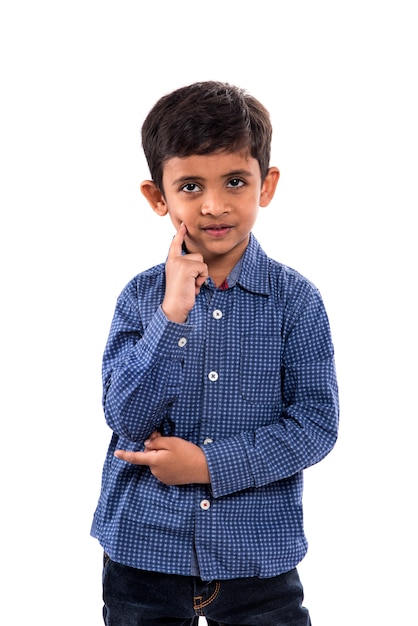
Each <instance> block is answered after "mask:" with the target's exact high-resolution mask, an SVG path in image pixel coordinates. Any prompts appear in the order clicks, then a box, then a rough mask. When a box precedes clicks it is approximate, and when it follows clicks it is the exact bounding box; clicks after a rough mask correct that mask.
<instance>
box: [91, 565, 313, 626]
mask: <svg viewBox="0 0 418 626" xmlns="http://www.w3.org/2000/svg"><path fill="white" fill-rule="evenodd" d="M103 600H104V607H103V618H104V622H105V624H106V626H197V624H198V619H199V616H200V615H201V616H204V617H205V618H206V621H207V623H208V626H223V625H225V626H226V625H227V624H228V625H231V626H258V625H260V626H311V621H310V618H309V613H308V611H307V609H305V608H304V607H303V606H302V600H303V589H302V585H301V583H300V580H299V575H298V572H297V570H296V569H293V570H291V571H290V572H286V573H285V574H281V575H280V576H276V577H274V578H239V579H234V580H212V581H210V582H206V581H202V580H201V579H200V578H198V577H194V576H178V575H175V574H160V573H158V572H147V571H143V570H138V569H134V568H132V567H127V566H126V565H121V564H120V563H116V562H115V561H112V560H111V559H109V557H108V556H107V555H105V559H104V567H103Z"/></svg>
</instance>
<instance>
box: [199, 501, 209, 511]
mask: <svg viewBox="0 0 418 626" xmlns="http://www.w3.org/2000/svg"><path fill="white" fill-rule="evenodd" d="M200 508H201V509H203V510H204V511H207V510H208V509H209V508H210V502H209V500H201V502H200Z"/></svg>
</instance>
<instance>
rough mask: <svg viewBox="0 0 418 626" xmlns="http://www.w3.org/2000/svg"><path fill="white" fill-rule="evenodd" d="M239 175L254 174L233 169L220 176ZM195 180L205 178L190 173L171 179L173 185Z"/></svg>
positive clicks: (251, 175)
mask: <svg viewBox="0 0 418 626" xmlns="http://www.w3.org/2000/svg"><path fill="white" fill-rule="evenodd" d="M239 176H245V177H246V178H250V177H253V176H254V174H253V173H252V172H250V171H249V170H244V169H241V170H233V171H232V172H227V173H226V174H222V178H225V179H227V178H238V177H239ZM191 180H193V181H196V182H203V181H204V180H206V179H205V178H204V177H203V176H193V174H191V175H190V176H180V177H179V178H176V180H173V182H172V184H173V185H179V184H180V183H187V182H188V181H191Z"/></svg>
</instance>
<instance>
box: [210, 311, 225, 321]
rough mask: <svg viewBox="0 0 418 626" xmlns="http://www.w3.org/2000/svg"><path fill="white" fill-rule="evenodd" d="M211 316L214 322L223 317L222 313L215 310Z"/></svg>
mask: <svg viewBox="0 0 418 626" xmlns="http://www.w3.org/2000/svg"><path fill="white" fill-rule="evenodd" d="M212 315H213V317H214V318H215V319H216V320H220V319H221V317H222V315H223V313H222V311H220V310H219V309H215V310H214V312H213V313H212Z"/></svg>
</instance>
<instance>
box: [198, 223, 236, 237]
mask: <svg viewBox="0 0 418 626" xmlns="http://www.w3.org/2000/svg"><path fill="white" fill-rule="evenodd" d="M231 229H232V226H231V224H208V225H207V226H204V227H203V229H202V230H204V231H205V232H206V233H208V234H209V235H212V236H213V237H222V236H223V235H226V234H227V233H229V231H230V230H231Z"/></svg>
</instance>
